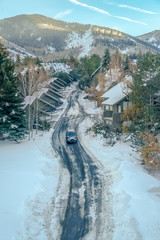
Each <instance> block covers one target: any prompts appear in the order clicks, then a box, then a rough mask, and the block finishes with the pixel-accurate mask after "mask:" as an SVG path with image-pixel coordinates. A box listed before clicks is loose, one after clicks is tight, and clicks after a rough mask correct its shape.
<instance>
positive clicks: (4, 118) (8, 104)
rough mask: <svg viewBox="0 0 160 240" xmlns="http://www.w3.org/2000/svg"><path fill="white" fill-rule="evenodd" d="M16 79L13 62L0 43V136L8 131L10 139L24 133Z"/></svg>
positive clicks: (20, 136)
mask: <svg viewBox="0 0 160 240" xmlns="http://www.w3.org/2000/svg"><path fill="white" fill-rule="evenodd" d="M18 85H19V83H18V79H17V77H16V76H15V73H14V63H13V62H12V60H11V59H10V58H9V54H8V52H7V51H6V49H5V48H4V46H3V45H2V44H1V43H0V136H1V139H3V134H4V133H8V137H9V138H10V139H11V140H16V141H18V140H20V139H22V138H24V136H25V133H26V127H25V126H26V125H25V113H24V110H23V109H22V98H21V97H20V93H19V91H18Z"/></svg>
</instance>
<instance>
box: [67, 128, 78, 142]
mask: <svg viewBox="0 0 160 240" xmlns="http://www.w3.org/2000/svg"><path fill="white" fill-rule="evenodd" d="M66 142H67V143H76V142H77V135H76V133H75V131H73V130H70V131H67V132H66Z"/></svg>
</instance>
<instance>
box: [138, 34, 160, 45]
mask: <svg viewBox="0 0 160 240" xmlns="http://www.w3.org/2000/svg"><path fill="white" fill-rule="evenodd" d="M137 38H139V39H140V40H143V41H145V42H147V43H149V44H152V45H153V46H155V47H157V48H159V49H160V30H155V31H153V32H150V33H147V34H144V35H141V36H138V37H137Z"/></svg>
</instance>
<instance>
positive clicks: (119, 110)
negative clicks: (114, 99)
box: [118, 105, 121, 113]
mask: <svg viewBox="0 0 160 240" xmlns="http://www.w3.org/2000/svg"><path fill="white" fill-rule="evenodd" d="M118 113H121V105H118Z"/></svg>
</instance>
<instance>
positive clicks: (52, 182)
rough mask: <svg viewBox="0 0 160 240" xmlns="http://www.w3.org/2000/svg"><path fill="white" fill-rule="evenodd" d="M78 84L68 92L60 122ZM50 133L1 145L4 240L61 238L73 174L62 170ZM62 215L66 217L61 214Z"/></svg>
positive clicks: (0, 204)
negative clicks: (63, 201) (61, 223)
mask: <svg viewBox="0 0 160 240" xmlns="http://www.w3.org/2000/svg"><path fill="white" fill-rule="evenodd" d="M75 87H76V84H73V85H72V86H70V87H67V88H66V89H65V91H64V94H63V95H64V96H65V98H66V99H64V100H63V102H64V103H63V105H62V106H61V109H59V110H57V112H56V116H54V121H57V120H58V119H59V118H60V116H61V115H62V114H63V112H64V111H65V108H66V107H67V98H68V96H69V94H70V93H71V91H72V90H73V89H75ZM52 132H53V129H51V130H50V132H46V133H44V132H38V135H36V134H34V135H33V139H31V140H30V141H27V139H26V140H24V141H23V142H21V143H19V144H17V143H13V142H9V141H0V196H1V197H0V216H1V218H0V237H1V239H3V240H11V239H12V240H22V239H23V240H27V239H34V240H48V239H52V240H53V239H58V238H59V232H60V229H59V227H60V226H59V213H60V212H61V211H63V208H62V209H61V207H62V206H61V204H62V200H63V199H61V197H62V196H67V194H68V192H67V191H68V186H69V173H68V171H67V170H66V169H63V168H61V165H60V161H59V159H58V157H57V155H56V153H55V152H54V150H53V148H52V144H51V135H52ZM61 215H62V214H61Z"/></svg>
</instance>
